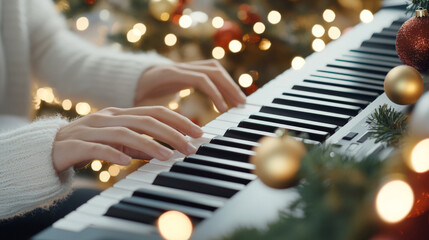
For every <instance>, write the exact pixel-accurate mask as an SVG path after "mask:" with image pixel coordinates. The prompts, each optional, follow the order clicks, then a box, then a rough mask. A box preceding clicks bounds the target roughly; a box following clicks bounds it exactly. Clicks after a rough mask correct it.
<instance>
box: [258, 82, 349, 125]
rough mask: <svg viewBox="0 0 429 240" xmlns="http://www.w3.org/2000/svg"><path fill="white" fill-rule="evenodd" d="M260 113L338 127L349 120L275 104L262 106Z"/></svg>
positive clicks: (344, 116) (342, 116)
mask: <svg viewBox="0 0 429 240" xmlns="http://www.w3.org/2000/svg"><path fill="white" fill-rule="evenodd" d="M294 87H300V86H299V85H295V86H294ZM331 88H334V87H331ZM260 112H264V113H272V114H277V115H281V116H286V117H296V118H302V119H307V120H311V121H317V122H323V123H329V124H334V125H338V126H344V125H345V124H346V123H347V122H348V121H349V120H350V119H351V117H350V116H348V115H343V114H338V113H330V112H323V111H318V110H313V109H307V108H298V107H291V106H284V105H280V104H275V103H272V104H267V105H265V106H262V107H261V110H260Z"/></svg>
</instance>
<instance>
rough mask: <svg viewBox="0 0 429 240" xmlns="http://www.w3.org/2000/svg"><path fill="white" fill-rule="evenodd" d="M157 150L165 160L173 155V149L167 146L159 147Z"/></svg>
mask: <svg viewBox="0 0 429 240" xmlns="http://www.w3.org/2000/svg"><path fill="white" fill-rule="evenodd" d="M158 152H159V154H160V155H161V158H162V159H166V160H168V159H169V158H170V157H171V155H173V151H171V150H170V149H168V148H161V149H160V150H159V151H158Z"/></svg>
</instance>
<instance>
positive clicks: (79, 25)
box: [76, 17, 89, 31]
mask: <svg viewBox="0 0 429 240" xmlns="http://www.w3.org/2000/svg"><path fill="white" fill-rule="evenodd" d="M88 27H89V20H88V18H87V17H80V18H78V19H77V20H76V29H77V30H79V31H85V30H86V29H87V28H88Z"/></svg>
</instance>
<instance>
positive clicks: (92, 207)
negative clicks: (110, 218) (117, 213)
mask: <svg viewBox="0 0 429 240" xmlns="http://www.w3.org/2000/svg"><path fill="white" fill-rule="evenodd" d="M110 206H111V205H109V206H98V205H96V204H89V203H85V204H83V205H82V206H80V207H78V208H77V209H76V211H78V212H82V213H87V214H91V215H94V216H101V215H103V214H105V213H106V212H107V209H108V207H110Z"/></svg>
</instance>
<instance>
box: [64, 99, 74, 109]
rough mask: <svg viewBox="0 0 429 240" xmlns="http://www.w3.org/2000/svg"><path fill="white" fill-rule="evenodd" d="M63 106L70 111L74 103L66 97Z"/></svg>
mask: <svg viewBox="0 0 429 240" xmlns="http://www.w3.org/2000/svg"><path fill="white" fill-rule="evenodd" d="M61 106H62V107H63V109H64V110H66V111H68V110H70V109H71V108H72V106H73V103H72V101H71V100H70V99H64V100H63V102H62V104H61Z"/></svg>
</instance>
